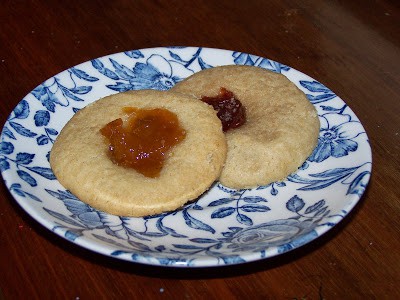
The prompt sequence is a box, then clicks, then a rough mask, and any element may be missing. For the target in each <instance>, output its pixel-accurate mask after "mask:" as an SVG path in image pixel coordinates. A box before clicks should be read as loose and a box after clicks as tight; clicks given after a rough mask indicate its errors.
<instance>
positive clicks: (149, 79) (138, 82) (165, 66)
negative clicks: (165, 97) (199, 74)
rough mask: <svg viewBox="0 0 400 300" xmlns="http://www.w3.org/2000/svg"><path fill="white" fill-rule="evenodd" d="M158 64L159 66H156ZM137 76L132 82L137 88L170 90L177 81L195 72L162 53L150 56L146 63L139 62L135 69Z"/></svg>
mask: <svg viewBox="0 0 400 300" xmlns="http://www.w3.org/2000/svg"><path fill="white" fill-rule="evenodd" d="M156 66H157V67H156ZM133 72H134V73H135V75H136V77H135V78H134V79H133V80H131V83H133V84H134V85H135V87H136V88H150V89H157V90H169V89H170V88H172V87H173V86H174V85H175V84H176V83H177V82H179V81H181V80H182V79H183V78H184V77H187V76H189V75H191V74H192V73H193V71H191V70H189V69H187V68H185V67H184V66H183V65H182V64H179V63H177V62H174V61H167V60H166V59H165V58H164V57H162V56H160V55H156V54H154V55H152V56H150V57H149V58H148V59H147V61H146V64H143V63H137V64H136V65H135V67H134V69H133ZM174 73H178V74H184V77H178V76H175V75H174Z"/></svg>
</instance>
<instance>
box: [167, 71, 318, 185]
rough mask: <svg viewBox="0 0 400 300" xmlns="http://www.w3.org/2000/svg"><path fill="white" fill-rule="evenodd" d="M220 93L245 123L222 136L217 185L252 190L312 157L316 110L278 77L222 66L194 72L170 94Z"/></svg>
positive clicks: (272, 180)
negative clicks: (232, 100)
mask: <svg viewBox="0 0 400 300" xmlns="http://www.w3.org/2000/svg"><path fill="white" fill-rule="evenodd" d="M221 87H223V88H225V89H227V90H229V91H231V92H233V94H234V95H235V96H236V98H237V99H238V100H239V101H240V102H241V103H242V104H243V106H244V107H245V110H246V122H245V124H244V125H242V126H241V127H239V128H236V129H234V130H229V131H227V132H226V139H227V143H228V155H227V160H226V163H225V166H224V168H223V170H222V173H221V176H220V182H221V183H222V184H223V185H225V186H227V187H231V188H252V187H255V186H262V185H267V184H269V183H271V182H274V181H279V180H283V179H285V178H286V177H287V176H288V175H289V174H291V173H293V172H295V171H296V170H297V169H298V167H299V166H301V165H302V164H303V163H304V161H305V160H306V159H307V157H308V156H309V155H310V154H311V153H312V151H313V149H314V148H315V146H316V144H317V140H318V133H319V127H320V124H319V120H318V115H317V112H316V109H315V108H314V106H313V105H312V104H311V103H310V101H309V100H308V99H307V97H306V96H305V94H304V93H303V92H302V91H300V89H298V88H297V87H296V85H295V84H294V83H292V82H291V81H290V80H289V79H287V78H286V77H285V76H284V75H282V74H278V73H274V72H271V71H268V70H266V69H262V68H259V67H254V66H237V65H232V66H222V67H215V68H210V69H206V70H203V71H200V72H198V73H195V74H193V75H191V76H190V77H188V78H186V79H185V80H183V81H181V82H179V83H177V84H176V85H175V86H174V87H173V88H172V89H171V90H170V91H171V92H180V93H183V94H186V95H190V96H194V97H195V98H197V99H201V98H202V97H204V96H208V97H213V96H216V95H217V94H218V92H219V91H220V88H221Z"/></svg>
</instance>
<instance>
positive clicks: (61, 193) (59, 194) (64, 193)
mask: <svg viewBox="0 0 400 300" xmlns="http://www.w3.org/2000/svg"><path fill="white" fill-rule="evenodd" d="M45 191H46V192H48V193H49V194H50V195H51V196H53V197H55V198H57V199H59V200H65V199H75V200H78V199H77V198H76V197H75V196H74V195H73V194H71V192H70V191H60V190H58V191H57V192H55V191H52V190H48V189H45Z"/></svg>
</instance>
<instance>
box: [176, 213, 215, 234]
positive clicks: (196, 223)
mask: <svg viewBox="0 0 400 300" xmlns="http://www.w3.org/2000/svg"><path fill="white" fill-rule="evenodd" d="M183 217H184V219H185V223H186V224H187V225H188V226H189V227H191V228H194V229H199V230H204V231H209V232H211V233H215V230H214V228H212V227H211V226H209V225H207V224H205V223H203V222H201V221H200V220H197V219H195V218H193V217H192V216H191V215H190V214H189V213H188V212H187V211H186V210H183Z"/></svg>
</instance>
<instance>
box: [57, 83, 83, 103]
mask: <svg viewBox="0 0 400 300" xmlns="http://www.w3.org/2000/svg"><path fill="white" fill-rule="evenodd" d="M59 87H60V89H61V90H62V91H63V93H64V96H65V97H67V98H70V99H72V100H74V101H83V99H81V98H79V97H77V96H75V94H74V93H73V92H71V91H70V90H69V89H67V88H66V87H64V86H62V85H60V86H59Z"/></svg>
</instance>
